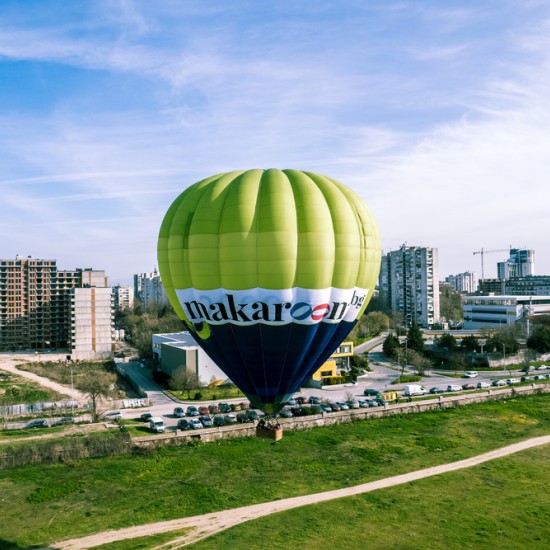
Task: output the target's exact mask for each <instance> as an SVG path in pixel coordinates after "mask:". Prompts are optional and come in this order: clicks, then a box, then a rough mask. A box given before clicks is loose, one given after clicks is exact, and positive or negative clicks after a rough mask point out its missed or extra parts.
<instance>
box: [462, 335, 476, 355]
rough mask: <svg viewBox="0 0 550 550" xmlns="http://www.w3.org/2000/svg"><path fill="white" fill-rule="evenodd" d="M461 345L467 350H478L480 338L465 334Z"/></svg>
mask: <svg viewBox="0 0 550 550" xmlns="http://www.w3.org/2000/svg"><path fill="white" fill-rule="evenodd" d="M460 347H461V348H462V349H463V350H465V351H469V352H472V351H477V350H478V349H479V347H480V346H479V340H478V339H477V338H476V337H475V336H465V337H464V338H462V342H461V344H460Z"/></svg>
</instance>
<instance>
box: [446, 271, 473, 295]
mask: <svg viewBox="0 0 550 550" xmlns="http://www.w3.org/2000/svg"><path fill="white" fill-rule="evenodd" d="M445 282H446V283H448V284H449V286H451V287H452V288H454V289H455V290H456V291H457V292H464V293H467V294H471V293H474V292H477V285H478V277H477V273H472V272H470V271H465V272H464V273H458V274H457V275H449V276H448V277H446V278H445Z"/></svg>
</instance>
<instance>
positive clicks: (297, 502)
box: [48, 435, 550, 550]
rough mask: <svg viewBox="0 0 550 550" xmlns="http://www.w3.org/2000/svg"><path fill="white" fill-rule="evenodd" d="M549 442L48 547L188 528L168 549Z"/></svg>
mask: <svg viewBox="0 0 550 550" xmlns="http://www.w3.org/2000/svg"><path fill="white" fill-rule="evenodd" d="M549 443H550V435H547V436H543V437H536V438H533V439H528V440H527V441H521V442H519V443H515V444H513V445H508V446H506V447H502V448H500V449H496V450H494V451H489V452H487V453H483V454H481V455H478V456H474V457H472V458H467V459H465V460H459V461H458V462H451V463H450V464H442V465H440V466H432V467H431V468H425V469H423V470H416V471H415V472H410V473H408V474H402V475H398V476H393V477H388V478H385V479H380V480H377V481H371V482H370V483H364V484H362V485H356V486H354V487H347V488H345V489H336V490H333V491H326V492H323V493H315V494H312V495H304V496H299V497H293V498H286V499H282V500H276V501H272V502H265V503H263V504H255V505H252V506H243V507H241V508H235V509H233V510H225V511H221V512H214V513H211V514H204V515H201V516H193V517H190V518H181V519H176V520H171V521H162V522H158V523H150V524H146V525H139V526H134V527H127V528H125V529H119V530H117V531H105V532H103V533H97V534H95V535H91V536H88V537H82V538H79V539H72V540H66V541H62V542H56V543H54V544H52V545H51V546H49V547H48V548H50V549H52V548H53V549H57V550H81V549H85V548H93V547H94V546H99V545H102V544H110V543H113V542H116V541H119V540H128V539H134V538H138V537H147V536H151V535H156V534H158V533H166V532H169V531H175V530H179V529H190V532H188V533H187V534H185V535H184V536H181V537H178V538H176V539H174V540H172V541H170V542H169V543H166V546H165V545H162V546H160V547H158V548H161V547H165V548H166V547H169V548H171V549H175V548H182V547H183V546H187V545H189V544H193V543H194V542H197V541H199V540H202V539H205V538H208V537H210V536H212V535H213V534H215V533H219V532H220V531H224V530H226V529H229V528H230V527H233V526H235V525H238V524H240V523H244V522H246V521H249V520H251V519H258V518H261V517H264V516H268V515H270V514H275V513H278V512H282V511H285V510H291V509H293V508H298V507H300V506H307V505H310V504H318V503H320V502H326V501H328V500H334V499H337V498H343V497H349V496H353V495H359V494H363V493H368V492H371V491H376V490H378V489H385V488H387V487H394V486H395V485H402V484H404V483H411V482H413V481H416V480H418V479H424V478H427V477H432V476H436V475H440V474H443V473H446V472H452V471H456V470H461V469H464V468H471V467H472V466H477V465H478V464H483V463H484V462H487V461H489V460H494V459H496V458H502V457H505V456H508V455H510V454H513V453H517V452H520V451H523V450H526V449H531V448H533V447H537V446H541V445H548V444H549Z"/></svg>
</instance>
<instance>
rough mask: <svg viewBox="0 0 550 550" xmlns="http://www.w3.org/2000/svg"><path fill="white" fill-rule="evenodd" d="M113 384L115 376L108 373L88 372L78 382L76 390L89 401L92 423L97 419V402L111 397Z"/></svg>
mask: <svg viewBox="0 0 550 550" xmlns="http://www.w3.org/2000/svg"><path fill="white" fill-rule="evenodd" d="M115 382H116V375H114V374H112V373H110V372H99V373H98V372H88V373H86V374H85V375H84V376H82V377H81V378H80V380H79V381H78V389H79V390H80V391H81V392H82V393H83V394H84V395H85V396H86V397H87V398H88V399H89V400H90V405H91V409H90V412H91V414H92V420H93V421H94V422H97V421H98V419H99V411H98V405H99V402H100V401H101V400H102V399H104V398H107V397H110V396H111V395H112V392H113V386H114V384H115Z"/></svg>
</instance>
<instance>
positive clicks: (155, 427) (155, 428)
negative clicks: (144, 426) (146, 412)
mask: <svg viewBox="0 0 550 550" xmlns="http://www.w3.org/2000/svg"><path fill="white" fill-rule="evenodd" d="M149 429H150V430H151V431H152V432H154V433H157V434H160V433H163V432H164V430H166V426H165V424H164V420H163V419H162V418H161V417H160V416H153V418H151V420H149Z"/></svg>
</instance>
